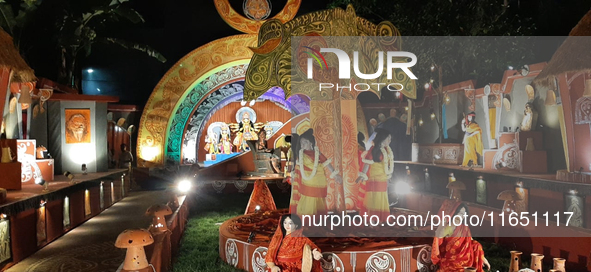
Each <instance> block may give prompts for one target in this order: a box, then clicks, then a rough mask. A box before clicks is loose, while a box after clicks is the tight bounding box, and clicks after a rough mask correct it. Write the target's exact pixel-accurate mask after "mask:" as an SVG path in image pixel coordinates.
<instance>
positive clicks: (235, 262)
mask: <svg viewBox="0 0 591 272" xmlns="http://www.w3.org/2000/svg"><path fill="white" fill-rule="evenodd" d="M287 212H288V210H287V209H284V210H277V211H267V212H260V213H257V214H248V215H243V216H238V217H235V218H232V219H230V220H227V221H226V222H224V223H223V224H222V225H221V226H220V242H219V243H220V244H219V245H220V247H219V250H220V251H219V254H220V257H221V258H222V259H223V260H225V261H226V262H227V263H228V264H230V265H232V266H234V267H236V268H238V269H242V270H246V271H254V272H263V271H266V268H267V265H266V264H265V256H266V254H267V247H268V245H269V242H270V240H271V238H272V237H273V234H274V232H275V229H276V227H277V225H278V222H279V218H280V217H281V215H282V214H285V213H287ZM394 212H395V211H394ZM253 232H254V233H256V235H255V236H254V237H251V241H250V242H249V241H248V240H249V236H250V235H251V233H253ZM309 238H310V240H312V241H313V242H314V243H315V244H316V245H317V246H318V247H320V249H321V250H322V254H323V255H324V260H325V261H324V262H323V270H324V271H339V272H343V271H392V272H398V271H399V272H414V271H420V272H423V271H435V267H434V266H433V264H432V263H431V242H432V240H433V239H432V238H424V237H423V238H421V237H412V238H411V237H402V236H401V237H399V238H395V237H390V238H378V237H329V238H327V237H309Z"/></svg>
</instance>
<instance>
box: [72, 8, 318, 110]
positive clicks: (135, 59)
mask: <svg viewBox="0 0 591 272" xmlns="http://www.w3.org/2000/svg"><path fill="white" fill-rule="evenodd" d="M132 2H133V3H134V8H135V9H136V10H137V11H138V12H139V13H140V14H142V15H143V16H144V19H145V20H146V22H145V23H144V24H142V25H139V26H138V25H135V26H130V27H129V29H122V30H121V31H120V33H117V35H118V36H120V37H124V38H126V39H128V40H132V41H135V42H138V43H144V44H148V45H150V46H152V47H154V48H155V49H157V50H158V51H160V53H162V54H163V55H164V56H165V57H166V59H167V61H166V62H165V63H160V62H159V61H157V60H156V59H153V58H151V57H148V56H147V55H145V54H143V53H141V52H134V51H133V50H125V49H121V48H119V47H117V46H104V45H102V46H96V47H93V53H92V54H91V55H90V56H89V57H88V58H87V59H86V60H85V61H84V64H83V67H84V70H83V79H85V80H86V79H90V80H92V81H85V82H83V89H84V93H85V94H101V95H118V96H119V97H120V100H121V103H122V104H135V105H138V106H140V108H141V107H143V106H144V104H145V103H146V101H147V100H148V98H149V96H150V94H151V92H152V90H153V89H154V87H155V86H156V84H157V83H158V81H159V80H160V79H161V78H162V76H163V75H164V74H165V73H166V72H167V71H168V69H169V68H170V67H171V66H172V65H173V64H174V63H176V62H177V61H178V60H179V59H181V58H182V57H183V56H185V55H187V54H188V53H189V52H191V51H192V50H194V49H196V48H198V47H199V46H202V45H204V44H206V43H208V42H211V41H213V40H216V39H219V38H223V37H227V36H231V35H237V34H243V33H241V32H239V31H237V30H234V29H233V28H232V27H230V26H229V25H228V24H226V22H224V21H223V20H222V18H221V17H220V16H219V14H218V13H217V10H216V9H215V6H214V3H213V1H212V0H206V1H202V0H199V1H195V0H192V1H191V0H174V1H156V0H136V1H132ZM328 2H329V1H324V0H320V1H310V0H304V1H303V3H302V5H301V6H300V10H299V13H298V15H302V14H305V13H309V12H311V11H315V10H320V9H325V8H326V7H327V4H328ZM230 3H231V4H232V6H233V7H234V9H235V10H236V11H238V12H241V11H242V8H241V5H242V0H239V1H230ZM285 3H286V1H285V0H283V1H272V7H273V11H272V13H271V16H270V17H272V16H274V15H275V14H276V13H277V12H278V11H279V10H280V9H281V8H283V6H284V5H285ZM131 28H133V30H132V29H131ZM88 68H92V69H93V70H94V72H93V73H92V74H90V75H89V74H88V73H87V72H85V70H86V69H88ZM84 87H86V88H84ZM97 88H98V89H100V90H101V91H100V92H98V91H97V90H96V89H97Z"/></svg>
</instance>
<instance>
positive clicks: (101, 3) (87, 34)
mask: <svg viewBox="0 0 591 272" xmlns="http://www.w3.org/2000/svg"><path fill="white" fill-rule="evenodd" d="M126 2H129V0H83V1H81V0H0V26H1V27H2V28H3V29H4V30H5V31H7V32H8V33H9V34H11V35H12V36H13V38H14V42H15V45H17V47H18V46H19V45H21V44H22V43H29V45H28V46H37V47H41V46H43V47H52V48H53V49H54V50H56V51H57V52H56V54H59V55H60V57H59V60H58V62H57V63H56V69H55V70H59V73H58V75H57V81H58V82H60V83H63V84H68V85H70V86H73V87H76V88H78V87H79V78H80V76H79V75H80V74H81V72H80V69H81V68H80V65H79V63H80V61H81V60H82V59H83V58H85V57H87V56H89V55H90V54H91V53H92V47H93V45H95V44H96V43H104V44H110V45H117V46H121V47H123V48H125V49H130V50H137V51H141V52H144V53H145V54H146V55H148V56H150V57H153V58H155V59H157V60H158V61H160V62H166V58H165V57H164V56H163V55H162V54H160V53H159V52H158V51H157V50H155V49H154V48H152V47H150V46H148V45H144V44H139V43H136V42H132V41H128V40H125V39H122V38H120V37H114V36H113V30H116V29H117V27H120V26H122V25H125V24H140V23H144V18H143V17H142V16H141V15H140V14H139V13H138V12H137V11H136V10H134V9H133V8H131V7H130V6H129V5H128V4H129V3H126ZM35 19H38V20H35ZM41 21H42V22H43V23H39V22H41ZM46 22H52V23H53V24H51V25H47V24H46ZM39 29H41V31H48V32H51V33H52V35H51V37H52V40H51V41H47V40H42V39H39V38H38V37H36V35H38V34H39V31H40V30H39ZM25 36H26V37H25ZM28 46H27V47H28ZM20 49H21V54H23V55H24V57H25V58H27V57H28V56H27V51H26V49H25V50H23V48H22V47H21V48H20ZM34 57H38V58H39V57H43V58H45V59H49V57H48V56H43V55H42V56H34ZM37 62H39V61H37Z"/></svg>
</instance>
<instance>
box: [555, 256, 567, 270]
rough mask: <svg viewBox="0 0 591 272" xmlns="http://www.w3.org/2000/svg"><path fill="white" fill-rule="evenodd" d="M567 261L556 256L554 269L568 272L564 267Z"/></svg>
mask: <svg viewBox="0 0 591 272" xmlns="http://www.w3.org/2000/svg"><path fill="white" fill-rule="evenodd" d="M565 262H566V260H565V259H563V258H554V270H556V271H561V272H566V269H565V268H564V263H565Z"/></svg>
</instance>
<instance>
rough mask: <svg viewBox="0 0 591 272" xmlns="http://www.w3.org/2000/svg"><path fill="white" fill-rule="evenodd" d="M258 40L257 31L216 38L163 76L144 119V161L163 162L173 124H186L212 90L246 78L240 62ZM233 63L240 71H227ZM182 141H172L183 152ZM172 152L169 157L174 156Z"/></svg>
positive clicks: (141, 143) (150, 163) (141, 152)
mask: <svg viewBox="0 0 591 272" xmlns="http://www.w3.org/2000/svg"><path fill="white" fill-rule="evenodd" d="M256 40H257V36H256V35H254V34H246V35H236V36H231V37H227V38H222V39H218V40H215V41H213V42H210V43H208V44H206V45H203V46H201V47H199V48H197V49H195V50H193V51H192V52H191V53H189V54H187V55H186V56H185V57H183V58H182V59H181V60H179V61H178V62H177V63H176V64H175V65H174V66H173V67H172V68H171V69H170V70H169V71H168V72H167V73H166V74H165V75H164V77H162V79H161V80H160V82H159V83H158V84H157V85H156V87H155V88H154V91H153V92H152V94H151V95H150V98H149V99H148V102H147V103H146V106H145V109H144V112H143V113H142V117H141V119H140V126H139V131H138V141H137V142H138V149H137V157H138V162H139V163H140V165H143V166H146V167H149V166H153V165H161V164H163V163H164V162H165V160H166V159H165V157H166V156H167V153H168V148H166V147H167V146H169V145H168V143H167V141H168V139H169V135H168V134H169V131H170V128H171V127H172V128H174V129H177V128H178V127H179V126H181V127H183V128H184V127H185V126H186V124H183V122H182V120H183V119H185V120H186V119H187V118H188V116H189V115H190V113H191V112H193V110H194V109H195V108H196V107H197V106H199V104H200V103H201V102H202V101H203V99H204V98H205V97H206V96H207V95H208V94H209V93H210V92H211V91H212V90H215V89H217V88H219V87H221V86H223V85H226V84H227V83H229V82H232V81H237V80H240V79H243V78H244V75H243V73H244V72H245V71H244V72H242V73H241V72H239V70H240V66H241V65H245V64H248V63H249V61H250V58H251V57H252V51H250V50H249V49H248V48H249V47H252V46H255V45H256ZM231 67H236V68H235V69H234V71H235V72H236V74H234V76H232V74H230V75H228V74H227V73H226V74H224V72H223V71H226V72H227V71H228V68H231ZM189 106H190V109H189ZM179 109H180V111H179ZM181 134H182V131H181ZM180 144H181V142H180V141H178V142H173V143H171V145H173V146H175V145H176V146H178V147H179V156H180ZM174 151H175V149H173V150H172V152H174ZM172 155H173V156H169V158H171V159H174V158H175V157H174V154H172ZM177 158H178V157H177Z"/></svg>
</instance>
